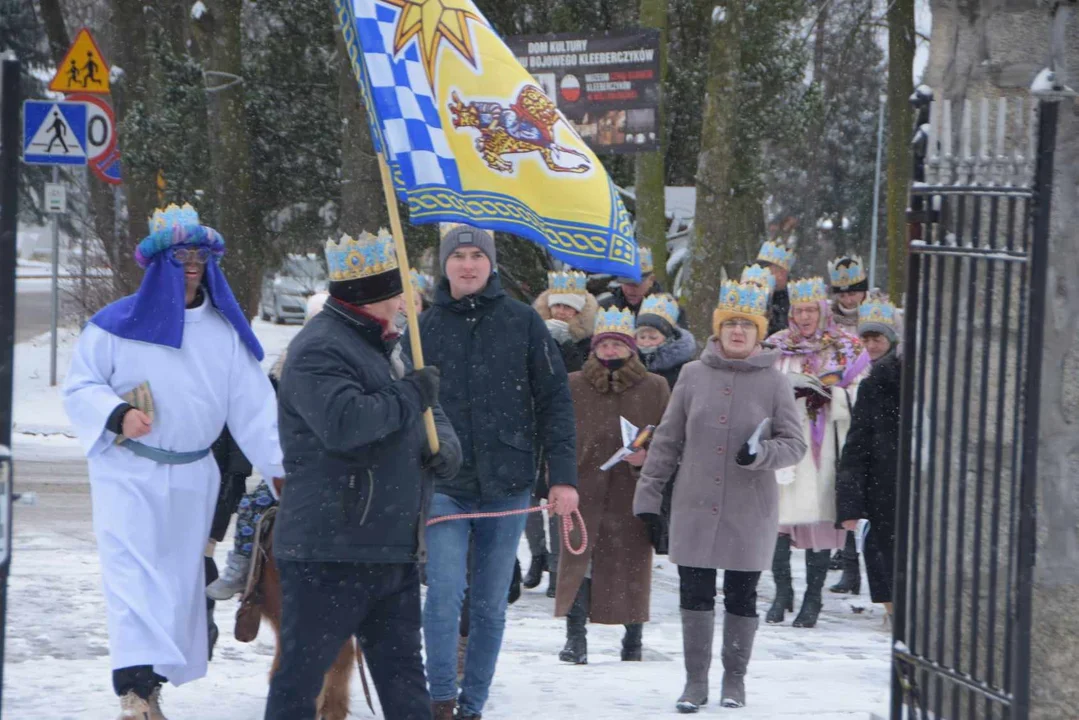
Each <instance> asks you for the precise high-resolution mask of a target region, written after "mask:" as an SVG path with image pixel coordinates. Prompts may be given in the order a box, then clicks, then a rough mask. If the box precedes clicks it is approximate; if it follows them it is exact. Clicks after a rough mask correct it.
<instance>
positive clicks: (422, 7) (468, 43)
mask: <svg viewBox="0 0 1079 720" xmlns="http://www.w3.org/2000/svg"><path fill="white" fill-rule="evenodd" d="M383 2H385V3H386V4H388V5H393V6H395V7H399V8H401V15H400V16H399V17H398V18H397V29H396V30H395V31H394V38H393V53H394V55H397V54H398V53H399V52H401V50H403V49H404V47H405V46H406V45H407V44H408V42H409V40H411V39H412V38H414V37H418V42H419V46H420V55H421V56H422V58H423V67H424V70H425V71H426V72H427V81H428V82H430V83H431V85H432V86H434V77H435V61H436V60H437V58H438V50H439V48H440V46H441V44H442V41H443V40H446V41H447V42H449V43H450V45H452V46H453V47H454V48H456V49H457V52H459V53H460V54H461V56H462V57H463V58H464V59H465V60H467V61H468V62H469V64H470V65H472V66H473V67H475V66H476V57H475V52H474V50H473V49H472V38H471V36H470V34H469V31H468V26H467V25H466V21H467V20H476V21H478V22H481V23H483V22H484V20H483V18H482V17H481V16H480V15H478V14H477V13H476V8H475V6H474V5H473V4H472V2H471V0H383ZM484 24H486V23H484Z"/></svg>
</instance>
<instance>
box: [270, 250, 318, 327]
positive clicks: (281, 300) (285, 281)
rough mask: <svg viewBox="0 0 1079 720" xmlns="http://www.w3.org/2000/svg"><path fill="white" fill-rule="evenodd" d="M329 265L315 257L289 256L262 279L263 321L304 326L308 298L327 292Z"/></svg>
mask: <svg viewBox="0 0 1079 720" xmlns="http://www.w3.org/2000/svg"><path fill="white" fill-rule="evenodd" d="M328 284H329V283H328V281H327V279H326V265H325V263H324V261H323V259H322V258H321V257H319V256H318V255H315V254H314V253H308V254H306V255H289V256H288V257H286V258H285V259H284V261H283V262H282V263H281V266H280V267H279V268H278V269H277V270H276V271H270V272H267V273H266V274H265V275H263V276H262V299H261V300H260V302H259V314H260V315H261V316H262V319H263V320H272V321H273V322H275V323H278V324H281V323H284V322H287V321H289V320H296V321H298V322H303V318H304V312H305V310H306V308H307V298H309V297H311V295H313V294H315V293H316V292H320V291H324V290H326V288H327V286H328Z"/></svg>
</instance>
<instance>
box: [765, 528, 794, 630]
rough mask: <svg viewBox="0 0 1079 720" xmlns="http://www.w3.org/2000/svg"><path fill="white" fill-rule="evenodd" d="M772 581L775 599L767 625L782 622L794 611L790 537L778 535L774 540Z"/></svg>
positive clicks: (768, 615)
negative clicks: (788, 613)
mask: <svg viewBox="0 0 1079 720" xmlns="http://www.w3.org/2000/svg"><path fill="white" fill-rule="evenodd" d="M772 579H773V580H775V583H776V598H775V600H773V601H772V607H770V608H768V614H767V615H765V616H764V621H765V622H766V623H768V624H769V625H777V624H779V623H781V622H783V620H784V618H786V613H787V612H793V611H794V585H792V584H791V536H790V535H780V536H779V537H778V538H777V539H776V551H775V554H774V555H772Z"/></svg>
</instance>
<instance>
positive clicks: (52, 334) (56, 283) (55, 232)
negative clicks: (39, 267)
mask: <svg viewBox="0 0 1079 720" xmlns="http://www.w3.org/2000/svg"><path fill="white" fill-rule="evenodd" d="M52 182H53V184H54V185H59V184H60V168H58V167H57V166H55V165H53V166H52ZM49 214H50V215H51V216H52V223H51V224H52V320H51V322H50V327H49V386H50V387H52V386H55V385H56V333H57V326H58V325H59V324H60V222H59V219H58V217H59V212H58V211H56V210H54V209H52V208H49Z"/></svg>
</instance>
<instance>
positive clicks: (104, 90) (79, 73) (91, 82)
mask: <svg viewBox="0 0 1079 720" xmlns="http://www.w3.org/2000/svg"><path fill="white" fill-rule="evenodd" d="M49 89H50V90H52V91H54V92H62V93H74V92H82V93H101V94H102V95H108V94H109V66H108V63H106V62H105V58H103V57H102V56H101V49H100V48H98V46H97V43H96V42H94V36H93V35H91V34H90V31H89V30H87V29H86V28H83V29H82V30H79V34H78V35H76V36H75V42H73V43H71V47H70V48H69V49H68V51H67V54H66V55H64V59H63V60H62V61H61V62H60V65H59V66H57V68H56V74H55V75H54V76H53V78H52V82H50V83H49Z"/></svg>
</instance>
